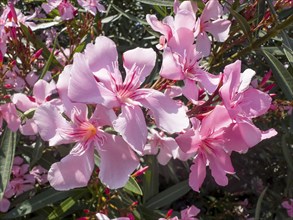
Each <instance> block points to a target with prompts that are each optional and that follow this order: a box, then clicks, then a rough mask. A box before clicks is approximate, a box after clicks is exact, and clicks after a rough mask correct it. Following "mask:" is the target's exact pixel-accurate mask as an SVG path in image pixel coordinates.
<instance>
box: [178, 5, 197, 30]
mask: <svg viewBox="0 0 293 220" xmlns="http://www.w3.org/2000/svg"><path fill="white" fill-rule="evenodd" d="M191 10H192V9H191ZM194 25H195V15H194V13H193V11H189V10H180V11H178V13H177V14H176V15H175V17H174V26H175V28H176V31H178V29H181V28H184V29H185V28H186V29H188V30H190V31H193V28H194Z"/></svg>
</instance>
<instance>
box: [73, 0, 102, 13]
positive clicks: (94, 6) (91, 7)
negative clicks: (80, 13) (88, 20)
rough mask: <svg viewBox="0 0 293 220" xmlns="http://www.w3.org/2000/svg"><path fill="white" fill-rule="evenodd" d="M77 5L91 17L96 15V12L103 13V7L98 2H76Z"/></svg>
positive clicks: (97, 0)
mask: <svg viewBox="0 0 293 220" xmlns="http://www.w3.org/2000/svg"><path fill="white" fill-rule="evenodd" d="M77 2H78V4H79V5H80V6H81V7H83V8H84V9H85V10H86V11H89V12H90V13H91V14H92V15H96V13H97V10H98V11H99V12H105V11H106V10H105V7H104V6H103V5H102V4H100V3H99V2H100V0H77Z"/></svg>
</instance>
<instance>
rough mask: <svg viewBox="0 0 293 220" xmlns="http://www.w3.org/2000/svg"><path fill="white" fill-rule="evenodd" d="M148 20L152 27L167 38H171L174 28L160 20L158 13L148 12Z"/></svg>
mask: <svg viewBox="0 0 293 220" xmlns="http://www.w3.org/2000/svg"><path fill="white" fill-rule="evenodd" d="M146 21H147V22H148V23H149V25H151V28H152V29H153V30H154V31H157V32H160V33H161V34H163V35H164V36H165V37H166V38H167V39H170V37H171V36H172V29H171V28H170V26H169V25H167V24H164V23H162V22H161V21H159V20H158V18H157V17H156V15H150V14H147V15H146Z"/></svg>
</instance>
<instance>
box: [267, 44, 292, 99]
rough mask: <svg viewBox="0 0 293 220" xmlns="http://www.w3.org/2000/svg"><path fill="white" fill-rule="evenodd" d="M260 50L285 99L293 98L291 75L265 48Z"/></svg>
mask: <svg viewBox="0 0 293 220" xmlns="http://www.w3.org/2000/svg"><path fill="white" fill-rule="evenodd" d="M262 52H263V54H264V56H265V58H266V60H267V62H268V64H269V65H270V67H271V69H272V70H273V73H274V77H275V79H276V80H277V83H278V85H279V86H280V88H281V89H282V91H283V92H284V94H285V95H286V97H287V99H290V100H292V99H293V76H292V75H291V74H290V73H289V72H288V70H287V69H286V68H285V67H284V65H283V64H282V63H281V62H280V61H279V60H278V59H277V58H276V57H274V56H273V55H272V54H271V53H269V52H268V51H267V50H266V49H265V48H262Z"/></svg>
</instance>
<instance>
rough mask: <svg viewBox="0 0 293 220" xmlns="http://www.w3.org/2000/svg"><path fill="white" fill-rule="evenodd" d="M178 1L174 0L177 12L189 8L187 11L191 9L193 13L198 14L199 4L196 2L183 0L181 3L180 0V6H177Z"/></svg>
mask: <svg viewBox="0 0 293 220" xmlns="http://www.w3.org/2000/svg"><path fill="white" fill-rule="evenodd" d="M176 2H177V1H176V0H175V1H174V12H175V14H176V13H177V11H179V10H187V11H190V12H191V13H193V14H196V12H197V9H198V8H197V4H196V2H191V1H183V2H181V4H180V5H179V2H178V3H177V4H178V6H177V7H176V5H177V4H176V5H175V3H176Z"/></svg>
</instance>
